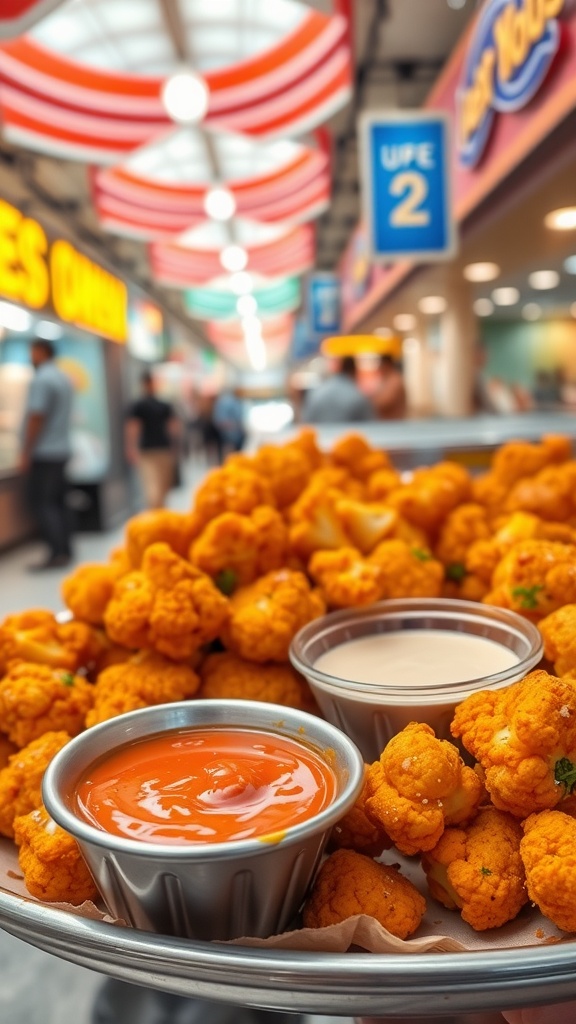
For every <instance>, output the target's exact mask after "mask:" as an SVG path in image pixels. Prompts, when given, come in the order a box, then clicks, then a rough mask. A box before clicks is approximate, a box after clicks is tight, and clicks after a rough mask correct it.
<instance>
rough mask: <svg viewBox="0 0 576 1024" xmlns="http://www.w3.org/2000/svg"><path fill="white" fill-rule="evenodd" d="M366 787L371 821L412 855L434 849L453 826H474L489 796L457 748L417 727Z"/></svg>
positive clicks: (395, 741)
mask: <svg viewBox="0 0 576 1024" xmlns="http://www.w3.org/2000/svg"><path fill="white" fill-rule="evenodd" d="M366 784H367V792H368V796H367V799H366V811H367V813H368V816H369V817H370V818H372V820H373V821H374V822H376V824H378V825H379V826H380V827H381V828H383V829H384V831H385V832H386V833H387V834H388V835H389V836H390V839H391V840H392V842H393V843H394V844H395V846H397V847H398V849H399V850H400V852H401V853H405V854H407V855H411V854H413V853H421V852H422V851H426V850H432V849H433V848H434V847H435V846H436V843H437V842H438V840H439V839H440V836H441V835H442V833H443V832H444V829H445V828H446V827H447V826H448V825H460V824H464V823H465V822H467V821H470V820H471V819H472V818H473V817H474V815H475V814H476V811H477V809H478V806H479V804H480V801H481V799H482V795H483V788H482V783H481V782H480V779H479V778H478V776H477V775H476V773H475V772H474V771H473V769H472V768H468V766H467V765H465V764H464V762H463V761H462V758H461V757H460V754H459V753H458V750H457V749H456V747H455V746H454V745H453V744H452V743H449V742H448V741H447V740H440V739H437V738H436V736H435V735H434V730H433V729H431V728H430V726H429V725H424V724H421V723H417V722H411V723H410V724H409V725H407V726H406V727H405V728H404V729H403V730H402V732H400V733H398V734H397V735H396V736H393V737H392V739H391V740H390V741H389V743H388V744H387V745H386V747H385V749H384V750H383V752H382V754H381V755H380V759H379V760H378V761H375V762H374V763H373V764H371V765H370V766H369V768H368V771H367V773H366Z"/></svg>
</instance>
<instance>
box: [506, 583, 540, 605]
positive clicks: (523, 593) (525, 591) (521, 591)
mask: <svg viewBox="0 0 576 1024" xmlns="http://www.w3.org/2000/svg"><path fill="white" fill-rule="evenodd" d="M541 590H544V586H543V584H542V583H536V584H535V586H533V587H514V588H513V589H512V597H519V598H521V601H520V607H521V608H526V609H527V611H534V609H535V608H537V607H538V598H537V596H536V595H537V594H538V593H539V592H540V591H541Z"/></svg>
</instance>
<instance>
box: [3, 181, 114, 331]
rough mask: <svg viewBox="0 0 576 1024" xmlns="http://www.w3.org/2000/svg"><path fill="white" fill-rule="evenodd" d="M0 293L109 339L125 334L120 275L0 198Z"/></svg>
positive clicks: (30, 307)
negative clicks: (50, 237) (52, 237)
mask: <svg viewBox="0 0 576 1024" xmlns="http://www.w3.org/2000/svg"><path fill="white" fill-rule="evenodd" d="M0 295H1V296H3V297H4V298H6V299H10V300H12V301H13V302H19V303H21V304H22V305H24V306H27V307H28V308H29V309H32V310H42V309H46V308H47V307H50V306H51V307H52V309H53V310H54V312H55V313H56V315H57V316H58V317H60V319H61V320H63V321H64V322H65V323H69V324H75V325H76V326H77V327H83V328H85V329H86V330H88V331H93V332H94V333H95V334H99V335H102V336H104V337H106V338H110V339H112V340H113V341H118V342H125V341H126V337H127V331H128V326H127V309H128V290H127V288H126V285H125V284H124V282H123V281H121V280H120V278H118V277H115V275H114V274H111V273H110V272H109V271H108V270H105V269H104V268H103V267H101V266H99V265H98V264H97V263H94V262H93V260H91V259H89V258H88V256H85V255H84V254H83V253H81V252H78V250H77V249H76V248H75V247H74V246H73V245H71V243H70V242H67V241H65V240H64V239H56V240H55V241H52V242H50V241H49V240H48V237H47V235H46V232H45V231H44V228H43V227H42V225H41V224H39V223H38V221H36V220H34V219H33V218H31V217H26V216H25V215H24V214H23V213H21V211H20V210H18V209H17V208H16V207H15V206H12V205H11V204H10V203H7V202H5V201H4V200H0Z"/></svg>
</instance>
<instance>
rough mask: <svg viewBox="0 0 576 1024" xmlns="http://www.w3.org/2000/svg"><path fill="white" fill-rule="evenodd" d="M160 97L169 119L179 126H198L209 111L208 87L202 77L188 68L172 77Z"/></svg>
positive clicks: (167, 81)
mask: <svg viewBox="0 0 576 1024" xmlns="http://www.w3.org/2000/svg"><path fill="white" fill-rule="evenodd" d="M160 95H161V99H162V103H163V104H164V109H165V111H166V113H167V114H168V117H169V118H171V120H172V121H175V122H176V123H177V124H196V123H197V122H198V121H201V120H202V118H203V117H204V116H205V114H206V111H207V110H208V102H209V99H210V93H209V91H208V86H207V85H206V82H205V81H204V79H203V78H201V77H200V75H197V74H196V73H195V72H194V71H190V70H188V69H187V68H183V69H182V70H181V71H176V72H175V74H173V75H170V77H169V78H167V79H166V81H165V82H164V85H163V86H162V92H161V94H160Z"/></svg>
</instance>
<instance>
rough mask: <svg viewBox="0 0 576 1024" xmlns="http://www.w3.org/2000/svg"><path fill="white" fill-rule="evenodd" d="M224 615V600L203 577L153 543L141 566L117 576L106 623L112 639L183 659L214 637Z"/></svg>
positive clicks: (224, 619) (210, 582) (226, 607)
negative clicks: (118, 577)
mask: <svg viewBox="0 0 576 1024" xmlns="http://www.w3.org/2000/svg"><path fill="white" fill-rule="evenodd" d="M227 617H228V601H227V599H226V598H225V597H224V596H223V595H222V594H221V593H220V591H219V590H218V589H217V587H216V586H215V585H214V583H213V582H212V580H211V579H210V578H209V577H208V576H206V575H205V574H204V573H202V572H200V570H199V569H197V568H196V567H195V566H193V565H190V563H189V562H186V561H185V560H184V559H183V558H180V557H179V556H178V555H176V554H174V552H173V551H172V550H171V548H169V547H168V545H167V544H152V545H151V547H149V548H147V550H146V552H145V554H144V558H143V560H142V568H141V569H140V570H139V571H136V572H132V573H129V574H128V575H127V576H124V577H123V578H122V579H121V580H118V582H117V584H116V586H115V588H114V593H113V595H112V599H111V601H110V602H109V604H108V607H107V609H106V616H105V625H106V631H107V633H108V636H109V637H110V639H111V640H112V641H113V642H114V643H118V644H122V645H124V646H125V647H130V648H132V649H134V650H136V649H140V648H150V647H151V648H154V650H156V651H158V652H159V653H160V654H165V655H166V656H167V657H168V658H173V659H174V661H186V660H187V659H188V658H190V657H192V655H194V654H195V653H196V651H198V650H199V648H200V647H202V646H203V645H204V644H206V643H209V642H210V641H211V640H214V639H215V638H216V637H217V636H218V635H219V633H220V630H221V629H222V627H223V625H224V623H225V621H226V619H227Z"/></svg>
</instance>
